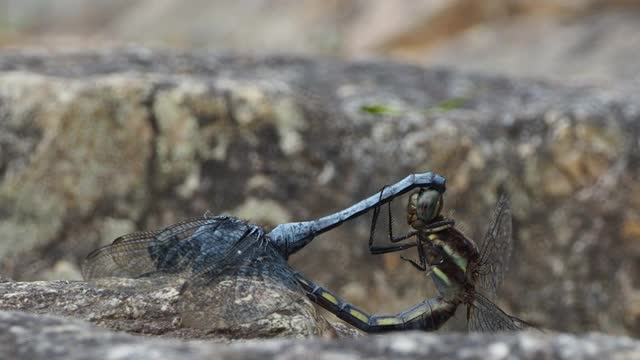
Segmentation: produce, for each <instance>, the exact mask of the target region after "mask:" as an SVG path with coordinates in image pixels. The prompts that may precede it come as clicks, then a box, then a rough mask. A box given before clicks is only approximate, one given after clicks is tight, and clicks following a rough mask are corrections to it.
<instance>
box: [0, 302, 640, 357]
mask: <svg viewBox="0 0 640 360" xmlns="http://www.w3.org/2000/svg"><path fill="white" fill-rule="evenodd" d="M0 352H1V353H2V354H4V355H5V356H10V357H13V358H25V359H26V358H28V359H33V360H40V359H43V360H44V359H46V360H56V359H65V360H67V359H69V360H71V359H88V358H89V359H90V358H97V357H100V358H109V359H112V358H115V359H154V360H165V359H184V358H185V357H188V358H189V359H211V358H216V359H238V358H251V359H253V358H256V359H257V358H260V359H291V358H303V357H304V358H322V359H324V358H335V357H340V358H341V359H388V358H394V359H398V358H402V359H412V358H420V359H443V358H445V359H504V358H509V359H550V358H552V359H577V358H580V359H613V358H615V359H637V358H638V356H640V342H638V341H637V340H632V339H630V338H625V337H612V336H606V335H602V334H586V335H582V336H576V335H569V334H546V335H541V334H530V333H519V334H499V335H489V334H475V335H464V334H436V333H429V334H427V333H418V332H405V333H394V334H390V335H385V336H364V337H360V338H356V339H348V340H339V341H336V340H333V341H328V340H322V339H309V340H305V341H300V340H269V341H248V342H238V343H234V344H231V345H225V344H216V343H211V342H202V341H198V342H193V341H178V340H174V339H162V340H159V339H153V338H144V337H139V336H132V335H126V334H119V333H113V332H110V331H106V330H102V329H97V328H95V327H93V326H91V325H89V324H87V323H85V322H83V321H79V320H71V319H66V318H61V317H53V316H39V315H32V314H27V313H22V312H7V311H0Z"/></svg>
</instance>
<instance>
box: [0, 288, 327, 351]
mask: <svg viewBox="0 0 640 360" xmlns="http://www.w3.org/2000/svg"><path fill="white" fill-rule="evenodd" d="M237 281H243V280H237ZM245 282H248V280H245ZM160 285H161V286H157V284H151V280H144V279H141V280H131V279H118V278H110V279H104V280H99V281H96V282H95V283H85V282H79V281H35V282H4V283H0V310H19V311H27V312H30V313H37V314H55V315H63V316H71V317H74V318H78V319H82V320H87V321H90V322H92V323H95V324H97V325H99V326H101V327H107V328H110V329H113V330H119V331H126V332H129V333H133V334H142V335H159V336H170V337H180V338H189V339H199V338H208V339H216V340H223V339H243V338H268V337H276V336H280V337H284V336H289V337H308V336H313V335H317V336H336V331H335V330H334V329H333V328H332V327H331V326H330V325H329V324H328V323H327V321H326V320H324V318H322V317H321V316H319V315H318V314H317V313H316V310H315V308H314V306H313V304H312V303H311V302H310V301H309V300H307V298H306V297H305V296H304V294H300V300H299V301H297V302H294V303H289V304H286V307H285V306H283V307H282V308H279V309H276V310H275V311H273V312H271V313H269V314H265V315H264V316H263V317H260V318H255V319H254V318H249V319H248V320H247V321H245V322H242V323H231V322H230V321H227V322H224V321H223V318H224V316H218V317H219V319H211V318H210V317H207V316H206V315H200V318H199V321H194V320H193V318H194V315H193V312H187V311H186V310H185V309H188V307H187V306H182V305H183V302H185V301H189V299H185V298H184V294H183V295H180V293H179V290H180V286H181V285H182V282H173V283H171V282H168V283H165V284H160ZM244 286H251V284H244ZM258 286H259V285H258ZM214 289H215V287H214ZM211 291H212V290H210V291H209V292H208V293H207V292H204V291H203V294H202V295H203V296H207V297H209V302H210V303H212V304H214V306H215V304H216V299H215V298H214V297H212V296H211ZM254 295H255V294H254ZM277 295H278V294H276V293H275V289H273V288H266V289H265V290H264V291H263V293H261V296H264V297H266V296H271V297H272V298H277ZM256 297H257V296H256ZM222 301H226V302H232V304H227V305H226V306H225V307H224V308H225V310H226V311H229V312H241V311H247V309H246V307H244V306H243V304H239V303H238V304H235V307H234V306H233V301H234V299H223V300H222ZM253 301H266V300H264V299H263V300H261V299H260V298H256V299H254V300H253ZM245 306H246V305H245ZM249 306H251V305H249ZM200 310H202V311H204V310H205V309H204V308H203V309H200ZM249 310H250V309H249ZM210 312H211V313H213V311H210ZM227 318H228V317H227ZM216 320H217V321H216Z"/></svg>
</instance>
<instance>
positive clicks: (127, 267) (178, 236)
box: [82, 173, 456, 331]
mask: <svg viewBox="0 0 640 360" xmlns="http://www.w3.org/2000/svg"><path fill="white" fill-rule="evenodd" d="M445 184H446V180H445V178H444V177H442V176H440V175H438V174H435V173H422V174H413V175H409V176H407V177H406V178H404V179H402V180H400V181H398V182H397V183H395V184H394V185H392V186H390V187H387V188H385V189H384V191H381V192H378V193H376V194H373V195H371V196H369V197H368V198H366V199H364V200H362V201H360V202H358V203H356V204H354V205H352V206H350V207H348V208H346V209H344V210H342V211H339V212H336V213H334V214H331V215H328V216H325V217H322V218H320V219H317V220H311V221H303V222H294V223H285V224H280V225H278V226H276V227H275V228H274V229H273V230H272V231H270V232H266V231H265V230H264V229H263V228H262V227H260V226H258V225H254V224H251V223H249V222H247V221H244V220H241V219H238V218H236V217H233V216H228V215H220V216H209V215H205V216H202V217H198V218H193V219H189V220H185V221H183V222H180V223H177V224H174V225H171V226H169V227H167V228H165V229H162V230H152V231H141V232H135V233H132V234H128V235H124V236H121V237H118V238H117V239H115V240H114V241H113V242H112V243H111V244H109V245H106V246H103V247H101V248H98V249H96V250H94V251H92V252H91V253H90V254H89V255H88V256H87V258H86V259H85V262H84V264H83V267H82V272H83V277H84V278H85V279H86V280H90V281H95V280H98V279H103V278H109V277H120V278H136V279H141V280H160V281H159V282H155V281H151V283H152V284H156V283H159V284H164V283H166V281H174V280H180V281H183V282H182V285H181V286H180V302H179V308H180V311H181V313H182V317H183V323H184V324H187V325H189V326H194V327H214V328H216V327H219V328H229V327H232V326H234V325H237V324H246V323H251V322H254V321H256V320H259V319H262V318H265V317H267V316H269V314H272V313H274V312H276V311H278V310H281V309H284V308H287V307H288V306H290V305H291V304H294V303H296V302H299V301H300V300H301V298H303V297H309V298H314V299H323V300H322V301H325V302H326V303H329V304H333V305H336V306H339V307H340V309H339V310H337V311H338V312H339V313H341V314H343V317H347V318H349V319H350V320H351V321H352V323H355V324H356V326H358V327H360V328H362V329H364V330H368V331H389V330H395V329H413V328H420V329H424V330H435V329H436V328H437V327H439V325H441V324H442V323H444V321H446V320H447V319H448V318H449V317H451V316H452V315H453V312H455V308H456V304H454V303H450V302H448V301H445V299H443V298H435V299H432V300H429V301H425V302H423V303H422V304H419V305H418V306H415V307H413V308H411V309H408V310H407V311H405V312H403V313H402V314H401V316H400V317H401V318H402V319H403V324H400V325H398V324H397V323H393V321H392V320H393V319H396V318H397V317H389V316H372V315H368V314H366V313H365V312H364V311H362V310H360V309H358V308H357V307H355V306H352V305H349V306H346V305H344V303H343V302H341V300H339V297H337V296H334V295H333V294H332V293H330V292H329V291H323V290H318V289H321V288H320V287H317V288H315V289H311V291H307V290H309V287H310V286H311V287H313V285H312V284H313V282H311V281H310V280H309V279H307V278H306V277H305V276H304V275H303V274H301V273H300V272H297V271H295V270H294V269H293V268H291V267H290V266H289V264H288V263H287V259H288V258H289V256H290V255H292V254H294V253H296V252H297V251H299V250H301V249H302V248H304V246H306V245H307V244H309V243H310V242H311V241H312V239H313V238H314V237H316V236H317V235H319V234H322V233H324V232H327V231H329V230H331V229H333V228H335V227H337V226H339V225H341V224H343V223H345V222H347V221H349V220H351V219H353V218H355V217H358V216H361V215H363V214H364V213H366V212H368V211H370V210H372V209H375V208H379V207H380V206H381V205H382V204H385V203H387V202H390V201H391V200H393V199H394V198H395V197H397V196H401V195H402V194H405V193H407V192H409V191H411V190H413V189H415V188H420V187H425V186H426V187H429V188H432V189H434V191H437V192H440V193H444V192H445V190H446V187H445ZM241 279H242V281H241ZM247 279H248V281H247ZM165 280H166V281H165ZM266 292H269V294H276V295H275V296H271V295H270V296H261V294H264V293H266ZM239 304H240V305H242V306H239Z"/></svg>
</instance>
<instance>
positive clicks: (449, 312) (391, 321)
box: [295, 273, 459, 333]
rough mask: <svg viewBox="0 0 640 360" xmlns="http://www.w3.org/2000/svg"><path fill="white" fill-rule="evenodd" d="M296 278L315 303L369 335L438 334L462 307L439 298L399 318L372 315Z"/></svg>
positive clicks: (300, 277) (298, 276) (453, 301)
mask: <svg viewBox="0 0 640 360" xmlns="http://www.w3.org/2000/svg"><path fill="white" fill-rule="evenodd" d="M295 276H296V280H297V281H298V283H300V284H301V285H302V287H303V288H304V290H305V291H306V292H307V296H308V297H309V298H310V299H311V300H312V301H313V302H315V303H316V304H318V305H320V306H322V307H323V308H325V309H326V310H328V311H330V312H331V313H333V314H334V315H336V316H337V317H338V318H340V319H342V320H344V321H346V322H347V323H349V324H351V325H353V326H355V327H357V328H358V329H360V330H362V331H364V332H367V333H375V332H386V331H395V330H424V331H434V330H437V329H438V328H440V327H441V326H442V325H443V324H444V323H445V322H446V321H447V320H449V319H450V318H451V317H452V316H453V315H454V313H455V311H456V308H457V307H458V304H459V301H456V300H452V299H450V298H446V297H444V296H437V297H434V298H431V299H427V300H425V301H423V302H421V303H420V304H418V305H415V306H413V307H411V308H409V309H407V310H405V311H403V312H401V313H399V314H396V315H375V314H374V315H370V314H367V313H366V312H364V311H363V310H361V309H359V308H357V307H356V306H355V305H352V304H350V303H347V302H346V301H345V300H343V299H342V298H340V297H339V296H337V295H335V294H333V293H332V292H330V291H329V290H326V289H324V288H323V287H321V286H319V285H317V284H316V283H314V282H313V281H311V280H309V279H307V278H306V277H304V276H303V275H302V274H300V273H296V274H295Z"/></svg>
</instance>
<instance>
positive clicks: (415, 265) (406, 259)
mask: <svg viewBox="0 0 640 360" xmlns="http://www.w3.org/2000/svg"><path fill="white" fill-rule="evenodd" d="M400 259H402V260H404V261H406V262H408V263H409V264H411V265H413V267H415V268H416V269H418V270H420V271H427V264H418V263H417V262H416V261H415V260H413V259H409V258H406V257H404V256H400Z"/></svg>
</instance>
